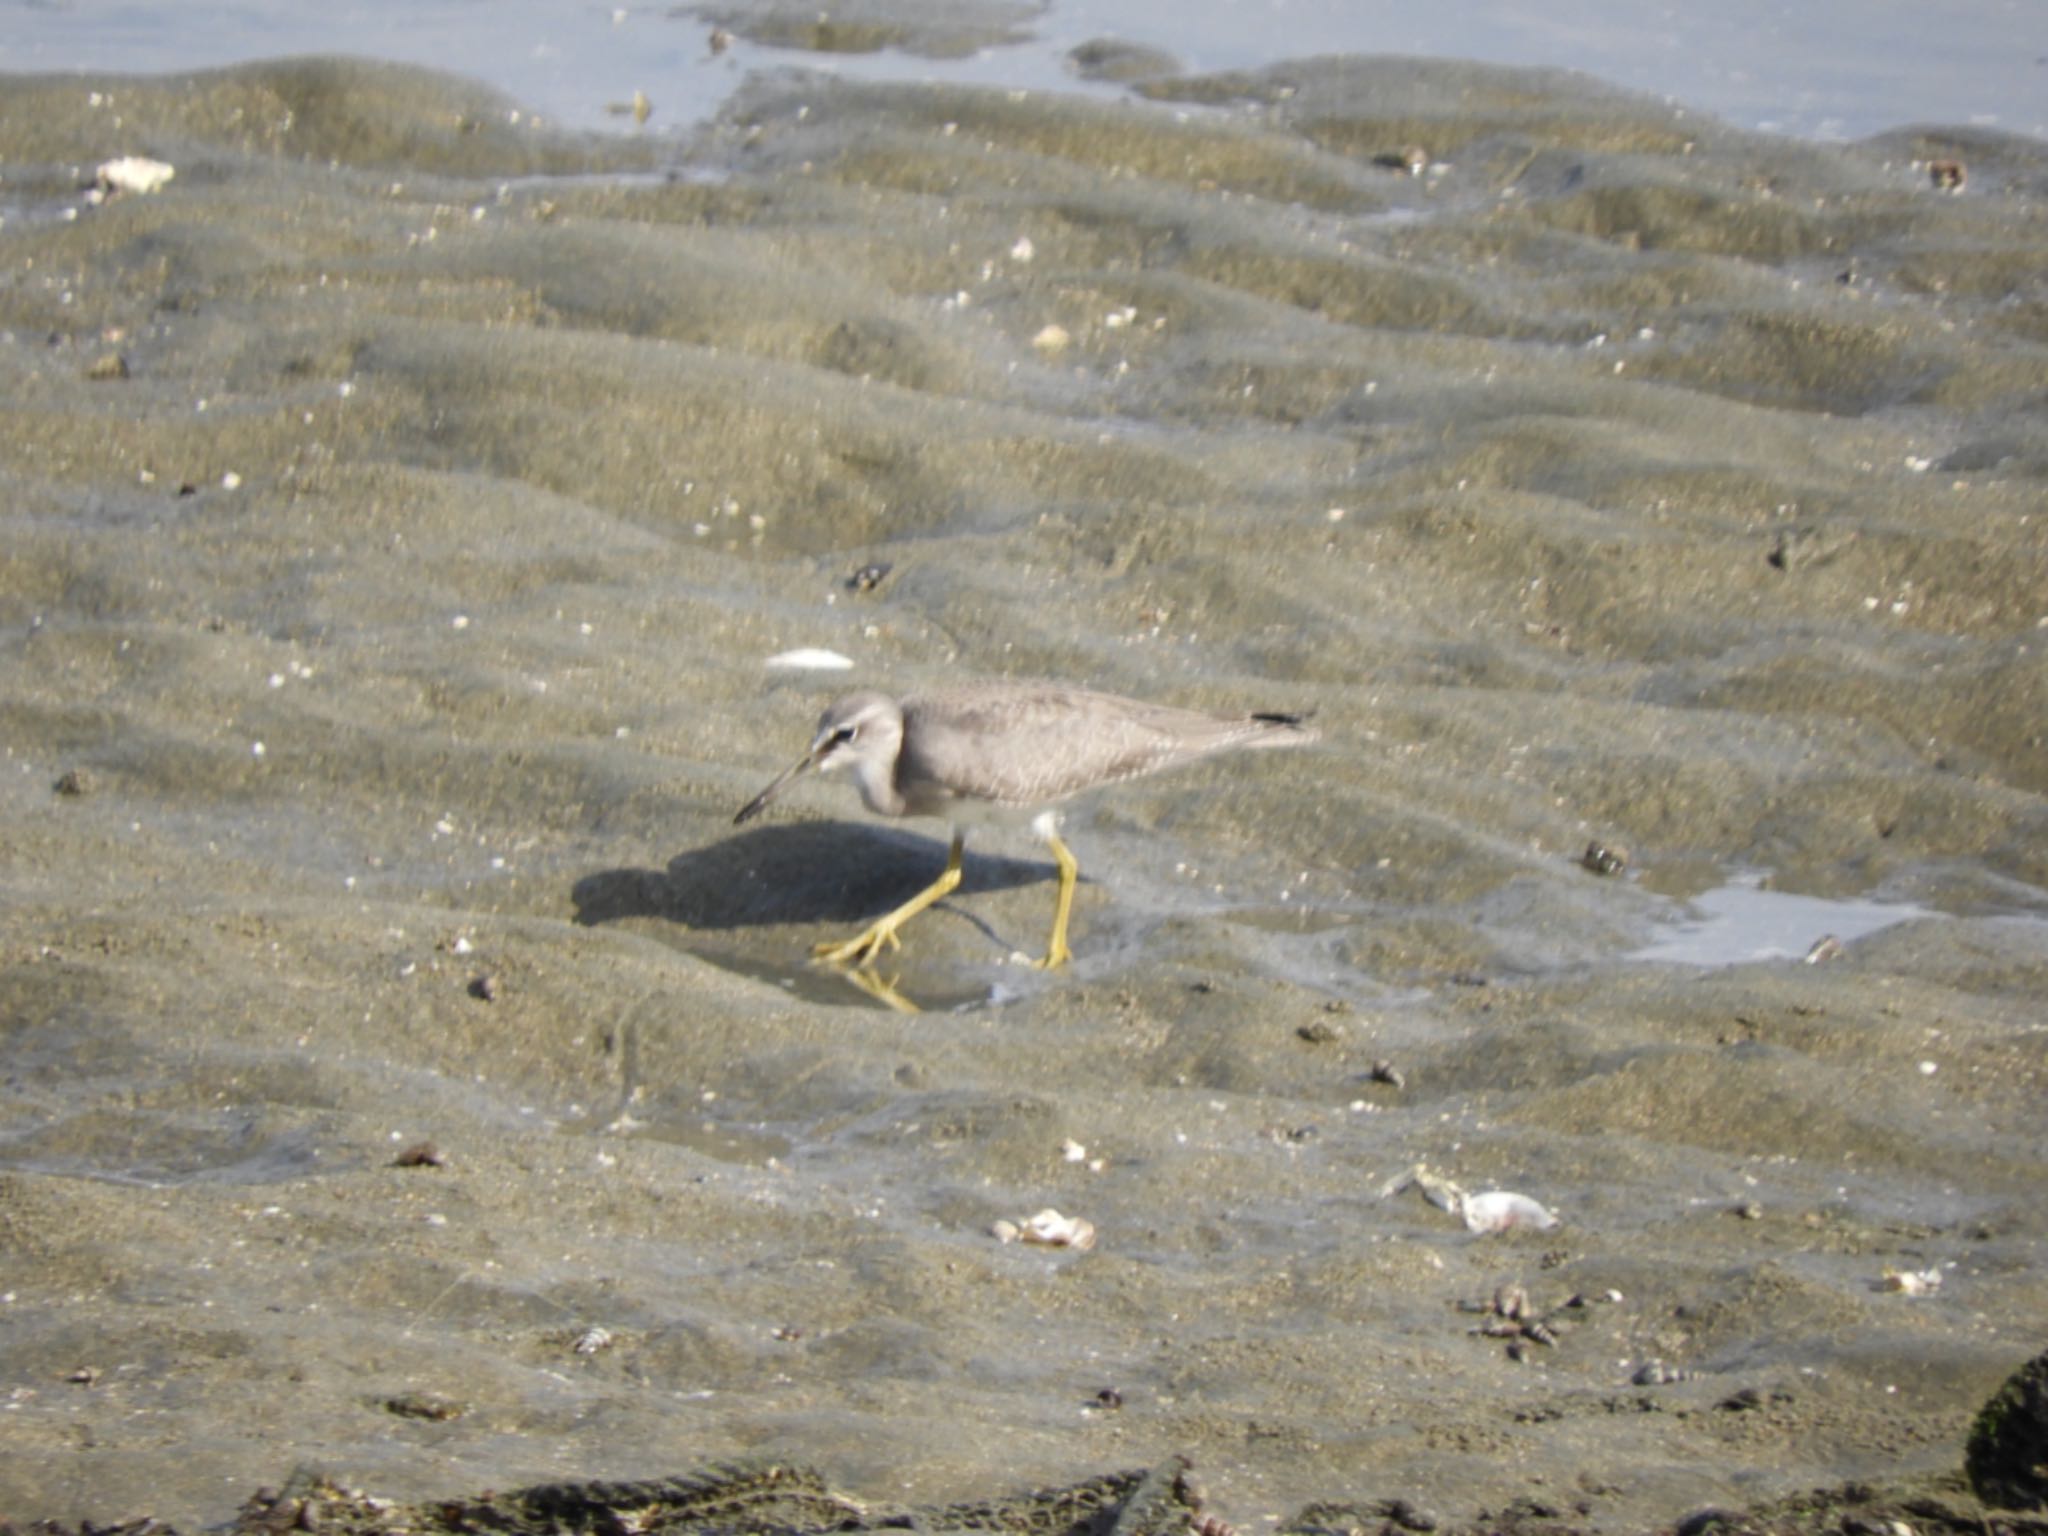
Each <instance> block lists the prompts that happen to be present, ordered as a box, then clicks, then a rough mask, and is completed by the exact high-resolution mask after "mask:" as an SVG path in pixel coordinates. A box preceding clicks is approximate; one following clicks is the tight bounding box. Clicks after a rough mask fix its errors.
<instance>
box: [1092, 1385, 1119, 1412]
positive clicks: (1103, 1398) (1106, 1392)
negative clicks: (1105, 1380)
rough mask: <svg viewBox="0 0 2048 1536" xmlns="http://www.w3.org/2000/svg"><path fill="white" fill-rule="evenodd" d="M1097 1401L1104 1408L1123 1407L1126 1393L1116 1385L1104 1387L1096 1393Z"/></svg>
mask: <svg viewBox="0 0 2048 1536" xmlns="http://www.w3.org/2000/svg"><path fill="white" fill-rule="evenodd" d="M1095 1401H1096V1403H1097V1404H1098V1405H1099V1406H1101V1407H1104V1408H1121V1407H1123V1405H1124V1395H1123V1393H1121V1392H1119V1391H1117V1389H1116V1388H1115V1387H1104V1388H1103V1389H1102V1390H1101V1391H1100V1392H1098V1393H1096V1394H1095Z"/></svg>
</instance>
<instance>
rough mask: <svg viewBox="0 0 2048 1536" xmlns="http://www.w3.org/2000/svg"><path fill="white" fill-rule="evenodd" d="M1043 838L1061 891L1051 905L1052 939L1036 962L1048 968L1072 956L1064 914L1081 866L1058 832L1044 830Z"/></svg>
mask: <svg viewBox="0 0 2048 1536" xmlns="http://www.w3.org/2000/svg"><path fill="white" fill-rule="evenodd" d="M1045 841H1046V843H1047V845H1048V846H1049V847H1050V848H1051V849H1052V856H1053V860H1054V862H1056V863H1057V864H1058V865H1059V867H1060V894H1059V896H1058V898H1057V899H1056V900H1055V902H1054V904H1053V909H1052V942H1051V943H1049V944H1047V945H1046V946H1045V958H1044V959H1043V960H1041V961H1039V962H1038V966H1039V969H1040V970H1046V971H1049V970H1051V969H1053V967H1055V966H1060V965H1065V964H1066V963H1067V962H1068V961H1069V960H1071V959H1073V958H1074V952H1073V951H1072V950H1071V949H1069V948H1067V918H1068V917H1069V916H1071V915H1072V913H1073V910H1074V882H1075V880H1076V879H1077V878H1078V877H1079V876H1080V873H1081V866H1080V865H1079V864H1078V863H1076V862H1075V859H1074V856H1073V854H1071V853H1070V852H1068V851H1067V845H1066V844H1065V843H1063V842H1061V841H1060V835H1059V834H1058V833H1057V832H1048V833H1046V835H1045Z"/></svg>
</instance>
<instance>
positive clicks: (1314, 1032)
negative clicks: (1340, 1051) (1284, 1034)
mask: <svg viewBox="0 0 2048 1536" xmlns="http://www.w3.org/2000/svg"><path fill="white" fill-rule="evenodd" d="M1294 1032H1295V1033H1296V1034H1297V1035H1299V1036H1300V1037H1301V1038H1302V1039H1304V1040H1306V1041H1307V1042H1308V1043H1309V1044H1310V1045H1334V1044H1335V1043H1336V1042H1337V1041H1339V1040H1342V1039H1343V1038H1344V1031H1343V1030H1341V1029H1339V1028H1338V1027H1337V1026H1336V1025H1334V1024H1326V1023H1324V1022H1323V1021H1322V1020H1321V1019H1311V1020H1310V1021H1309V1022H1308V1023H1306V1024H1302V1025H1299V1026H1298V1027H1297V1028H1296V1029H1295V1031H1294Z"/></svg>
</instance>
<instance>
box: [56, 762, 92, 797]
mask: <svg viewBox="0 0 2048 1536" xmlns="http://www.w3.org/2000/svg"><path fill="white" fill-rule="evenodd" d="M50 787H51V788H52V789H54V790H55V791H56V792H57V793H58V794H60V795H64V796H66V797H68V798H71V799H78V798H80V797H82V796H85V795H89V794H91V793H92V792H93V790H94V789H95V788H97V787H98V786H96V785H95V784H94V783H93V778H92V775H91V774H90V773H88V772H87V771H86V770H85V769H83V768H67V769H65V770H64V772H63V773H61V774H60V775H58V777H57V782H56V783H55V784H52V785H51V786H50Z"/></svg>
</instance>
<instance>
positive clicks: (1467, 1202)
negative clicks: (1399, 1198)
mask: <svg viewBox="0 0 2048 1536" xmlns="http://www.w3.org/2000/svg"><path fill="white" fill-rule="evenodd" d="M1411 1189H1414V1190H1419V1191H1421V1194H1422V1198H1423V1199H1425V1200H1427V1201H1428V1202H1429V1203H1430V1204H1431V1205H1433V1206H1435V1207H1436V1208H1437V1209H1438V1210H1440V1211H1448V1212H1450V1214H1452V1215H1453V1216H1456V1217H1457V1218H1458V1219H1459V1220H1460V1221H1462V1222H1464V1223H1465V1229H1466V1230H1467V1231H1468V1232H1512V1231H1514V1230H1516V1229H1517V1228H1521V1227H1528V1228H1533V1229H1534V1230H1536V1231H1538V1232H1547V1231H1549V1230H1550V1229H1551V1228H1552V1227H1554V1226H1556V1225H1557V1224H1558V1218H1557V1217H1556V1216H1555V1215H1553V1214H1552V1213H1551V1212H1550V1210H1549V1209H1548V1208H1546V1207H1545V1206H1544V1205H1542V1204H1541V1203H1540V1202H1538V1201H1535V1200H1531V1199H1530V1198H1529V1197H1528V1196H1527V1195H1518V1194H1516V1193H1515V1192H1514V1191H1513V1190H1507V1189H1489V1190H1487V1191H1485V1192H1484V1193H1482V1194H1477V1195H1468V1194H1467V1193H1465V1191H1464V1190H1463V1189H1462V1188H1461V1187H1460V1186H1459V1185H1457V1184H1455V1183H1453V1182H1452V1181H1451V1180H1449V1179H1447V1178H1445V1177H1444V1176H1443V1175H1442V1174H1440V1173H1432V1172H1431V1171H1430V1170H1429V1168H1428V1167H1427V1166H1426V1165H1424V1164H1422V1163H1417V1164H1416V1165H1415V1166H1414V1167H1413V1168H1410V1169H1408V1170H1407V1171H1406V1172H1404V1173H1397V1174H1395V1175H1394V1177H1393V1178H1391V1179H1389V1180H1387V1182H1386V1183H1385V1184H1382V1185H1381V1186H1380V1198H1381V1199H1382V1200H1385V1199H1388V1198H1389V1197H1391V1196H1394V1195H1399V1194H1404V1193H1406V1192H1407V1191H1408V1190H1411Z"/></svg>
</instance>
